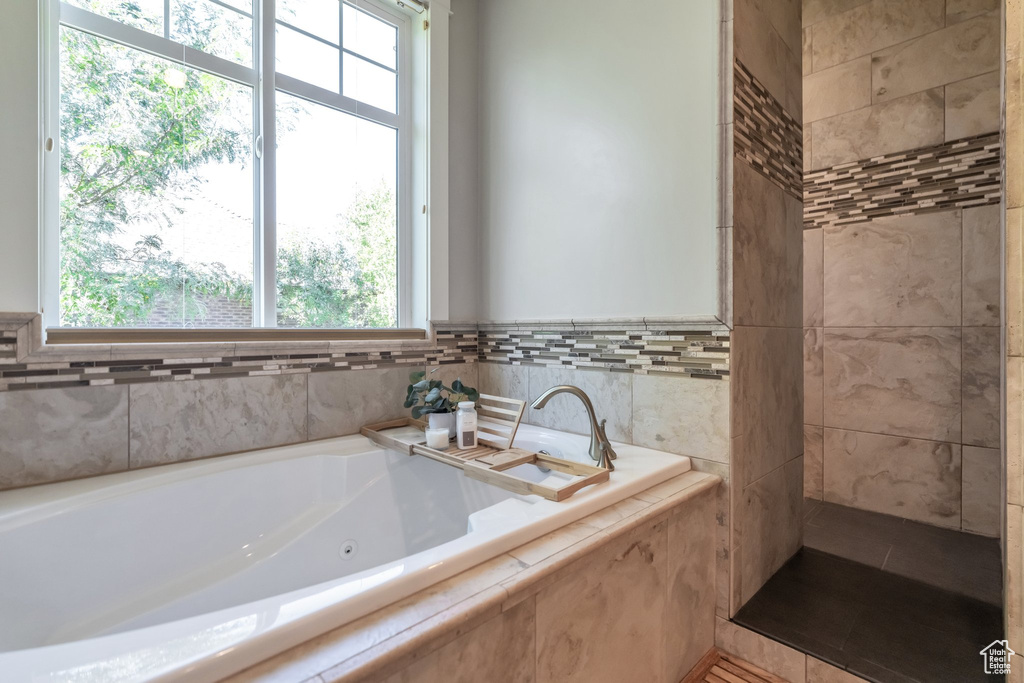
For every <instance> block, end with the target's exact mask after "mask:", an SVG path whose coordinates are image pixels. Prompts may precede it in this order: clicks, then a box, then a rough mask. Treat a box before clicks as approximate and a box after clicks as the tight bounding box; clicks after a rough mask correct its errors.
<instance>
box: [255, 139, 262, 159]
mask: <svg viewBox="0 0 1024 683" xmlns="http://www.w3.org/2000/svg"><path fill="white" fill-rule="evenodd" d="M256 158H257V159H262V158H263V136H262V135H257V136H256Z"/></svg>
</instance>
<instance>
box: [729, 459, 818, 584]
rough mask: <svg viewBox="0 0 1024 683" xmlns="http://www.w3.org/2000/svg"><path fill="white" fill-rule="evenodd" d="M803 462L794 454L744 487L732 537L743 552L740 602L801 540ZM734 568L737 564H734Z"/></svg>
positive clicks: (783, 560) (795, 549)
mask: <svg viewBox="0 0 1024 683" xmlns="http://www.w3.org/2000/svg"><path fill="white" fill-rule="evenodd" d="M803 488H804V465H803V458H802V457H799V458H795V459H793V460H790V461H789V462H788V463H786V464H785V465H783V466H782V467H779V468H777V469H775V470H773V471H771V472H769V473H768V474H766V475H765V476H763V477H761V478H760V479H758V480H757V481H755V482H754V483H753V484H751V485H750V486H747V487H744V489H743V492H742V494H741V496H740V500H739V508H738V510H737V512H736V524H737V526H736V528H735V530H734V532H733V541H734V543H735V542H738V543H739V544H740V545H741V546H742V548H743V550H742V553H741V556H740V563H739V572H740V594H739V601H740V604H744V603H746V602H747V600H749V599H750V598H752V597H753V596H754V594H755V593H756V592H757V591H758V590H760V588H761V586H763V585H764V584H765V582H766V581H767V580H768V579H770V578H771V576H772V574H774V573H775V572H776V571H777V570H778V569H779V567H781V566H782V565H783V564H785V563H786V561H787V560H789V558H791V557H792V556H793V554H794V553H796V551H797V550H799V549H800V546H801V541H802V528H803V527H802V525H801V523H800V520H801V519H802V518H803V517H802V515H803ZM734 571H735V565H734Z"/></svg>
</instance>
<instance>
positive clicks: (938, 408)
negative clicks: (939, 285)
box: [734, 327, 961, 472]
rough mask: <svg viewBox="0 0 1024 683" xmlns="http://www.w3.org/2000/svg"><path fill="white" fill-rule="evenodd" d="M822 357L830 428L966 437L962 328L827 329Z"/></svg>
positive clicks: (954, 439)
mask: <svg viewBox="0 0 1024 683" xmlns="http://www.w3.org/2000/svg"><path fill="white" fill-rule="evenodd" d="M824 358H825V369H824V376H825V381H824V395H825V400H824V418H825V419H824V422H825V426H826V427H839V428H843V429H850V430H856V431H864V432H874V433H879V434H893V435H899V436H908V437H913V438H919V439H931V440H933V441H949V442H959V441H960V434H961V429H960V329H959V328H938V327H908V328H892V327H879V328H873V329H866V328H832V329H830V328H826V329H825V353H824ZM734 381H735V380H734ZM825 469H826V472H827V470H828V464H827V462H826V467H825Z"/></svg>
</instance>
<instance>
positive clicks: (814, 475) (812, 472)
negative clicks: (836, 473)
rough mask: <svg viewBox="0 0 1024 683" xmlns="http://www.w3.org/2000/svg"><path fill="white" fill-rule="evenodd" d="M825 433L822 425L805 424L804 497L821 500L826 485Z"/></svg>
mask: <svg viewBox="0 0 1024 683" xmlns="http://www.w3.org/2000/svg"><path fill="white" fill-rule="evenodd" d="M822 439H823V434H822V428H821V427H815V426H813V425H804V498H810V499H812V500H821V499H822V492H823V487H824V480H823V477H824V461H823V448H824V444H823V441H822Z"/></svg>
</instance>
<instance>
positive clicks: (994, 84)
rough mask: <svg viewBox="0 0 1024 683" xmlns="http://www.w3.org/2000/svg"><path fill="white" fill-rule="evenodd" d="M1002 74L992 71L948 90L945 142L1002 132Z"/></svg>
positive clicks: (959, 82) (950, 85)
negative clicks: (1000, 126)
mask: <svg viewBox="0 0 1024 683" xmlns="http://www.w3.org/2000/svg"><path fill="white" fill-rule="evenodd" d="M999 87H1000V86H999V72H998V71H992V72H989V73H987V74H982V75H981V76H975V77H974V78H968V79H965V80H963V81H958V82H956V83H950V84H949V85H947V86H946V140H947V141H948V140H959V139H960V138H966V137H970V136H972V135H981V134H982V133H994V132H996V131H998V130H999V119H1000V114H1001V113H1002V112H1001V110H1002V96H1001V95H1000V92H999Z"/></svg>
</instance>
